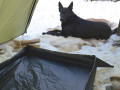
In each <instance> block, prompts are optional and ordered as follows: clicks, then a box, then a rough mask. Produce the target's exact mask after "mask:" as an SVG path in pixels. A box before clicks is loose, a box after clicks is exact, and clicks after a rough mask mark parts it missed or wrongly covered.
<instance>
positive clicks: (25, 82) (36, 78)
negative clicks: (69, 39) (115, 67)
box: [0, 46, 112, 90]
mask: <svg viewBox="0 0 120 90" xmlns="http://www.w3.org/2000/svg"><path fill="white" fill-rule="evenodd" d="M96 67H112V66H111V65H109V64H107V63H105V62H104V61H102V60H100V59H98V58H97V57H95V56H93V55H92V56H89V55H77V54H68V53H62V52H55V51H49V50H45V49H40V48H35V47H32V46H27V47H25V48H24V49H23V50H21V51H20V52H19V53H18V54H17V55H15V56H14V57H12V58H11V59H10V60H7V61H5V62H4V63H1V64H0V90H91V89H92V85H93V82H94V78H95V73H96Z"/></svg>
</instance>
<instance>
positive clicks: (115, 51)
mask: <svg viewBox="0 0 120 90" xmlns="http://www.w3.org/2000/svg"><path fill="white" fill-rule="evenodd" d="M59 1H60V2H61V3H62V4H63V6H65V7H67V6H68V5H69V4H70V2H71V0H39V2H38V4H37V7H36V9H35V12H34V14H33V17H32V20H31V23H30V26H29V28H28V30H27V34H25V35H23V36H20V37H18V38H17V40H21V39H22V40H23V39H34V38H40V40H41V42H40V43H38V44H39V45H40V47H41V48H45V49H49V50H54V51H62V49H63V48H62V49H59V48H58V47H59V44H60V45H61V43H62V44H64V43H65V42H66V41H67V42H68V43H70V40H72V42H73V41H74V43H72V44H71V43H70V44H71V45H73V46H72V48H73V47H75V50H71V51H72V52H67V53H73V54H88V55H91V54H92V55H96V57H98V58H100V59H102V60H104V61H106V62H107V63H109V64H111V65H114V66H115V67H114V68H102V69H98V70H97V74H96V79H95V83H94V90H105V86H106V85H110V84H111V82H110V80H109V78H110V76H111V75H118V74H120V69H119V68H120V60H119V58H120V47H115V46H113V45H112V44H113V42H114V41H115V40H120V37H119V36H117V35H112V36H111V37H110V39H109V40H108V41H107V42H106V43H103V42H102V41H98V42H97V41H96V42H97V45H98V46H96V47H95V46H94V47H93V46H92V45H91V43H89V42H86V41H85V42H84V41H83V40H82V41H81V39H78V38H72V37H68V38H69V40H68V39H65V38H63V37H56V36H51V35H45V36H43V35H41V34H42V32H46V31H47V29H48V28H54V27H56V26H58V25H61V22H60V20H59V19H60V17H59V12H58V2H59ZM73 3H74V5H73V11H74V12H75V13H76V14H77V15H78V16H80V17H81V18H84V19H87V18H103V19H107V20H109V21H110V22H113V23H116V24H117V25H118V22H119V19H120V11H119V8H120V2H116V3H114V2H110V1H105V2H96V1H94V2H90V1H88V2H85V1H82V0H74V1H73ZM117 25H116V26H115V27H117ZM65 40H66V41H65ZM57 41H58V42H57ZM63 42H64V43H63ZM81 42H82V43H85V44H86V43H87V44H86V45H85V46H82V47H79V44H80V45H81ZM8 46H9V45H8ZM4 47H5V45H4ZM66 47H68V46H67V45H66ZM69 48H71V47H69ZM67 49H68V48H67ZM11 50H12V48H11ZM6 51H7V50H6ZM9 52H10V51H9ZM13 55H14V54H13ZM13 55H11V56H13Z"/></svg>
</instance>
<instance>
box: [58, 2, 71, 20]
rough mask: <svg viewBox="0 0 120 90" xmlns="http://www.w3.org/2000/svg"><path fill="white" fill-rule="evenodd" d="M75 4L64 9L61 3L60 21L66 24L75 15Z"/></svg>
mask: <svg viewBox="0 0 120 90" xmlns="http://www.w3.org/2000/svg"><path fill="white" fill-rule="evenodd" d="M72 9H73V2H71V3H70V5H69V6H68V7H63V6H62V4H61V3H60V2H59V12H60V21H61V22H66V21H67V20H68V19H69V18H70V17H71V16H72V14H73V12H72Z"/></svg>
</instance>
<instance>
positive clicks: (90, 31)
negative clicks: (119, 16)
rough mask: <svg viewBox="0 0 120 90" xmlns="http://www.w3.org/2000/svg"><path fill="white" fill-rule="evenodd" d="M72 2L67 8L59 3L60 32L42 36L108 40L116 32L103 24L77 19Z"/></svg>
mask: <svg viewBox="0 0 120 90" xmlns="http://www.w3.org/2000/svg"><path fill="white" fill-rule="evenodd" d="M72 8H73V2H71V4H70V5H69V6H68V7H63V6H62V4H61V3H60V2H59V12H60V21H61V26H62V30H56V31H49V32H47V33H43V35H44V34H50V35H56V36H63V37H68V36H73V37H79V38H83V39H90V38H94V39H106V40H107V39H109V37H110V36H111V35H112V34H115V33H116V32H117V28H116V29H114V30H111V28H110V26H109V25H108V24H107V23H105V22H98V21H89V20H84V19H82V18H80V17H78V16H77V15H76V14H75V13H74V12H73V11H72Z"/></svg>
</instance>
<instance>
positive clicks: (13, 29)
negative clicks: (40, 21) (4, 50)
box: [0, 0, 38, 44]
mask: <svg viewBox="0 0 120 90" xmlns="http://www.w3.org/2000/svg"><path fill="white" fill-rule="evenodd" d="M37 1H38V0H0V44H2V43H5V42H7V41H9V40H11V39H14V38H15V37H18V36H19V35H21V34H23V33H24V32H25V31H26V29H27V27H28V25H29V23H30V20H31V17H32V14H33V11H34V8H35V6H36V4H37Z"/></svg>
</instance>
